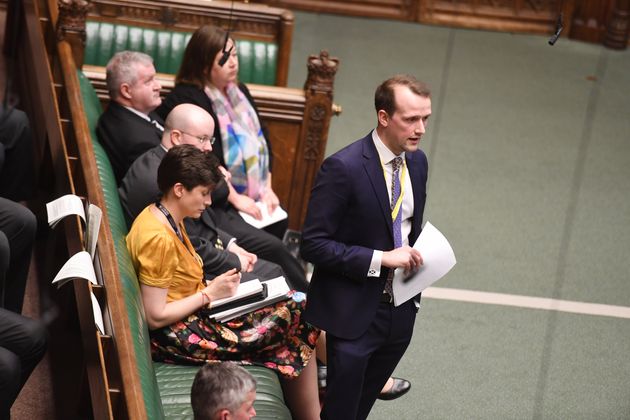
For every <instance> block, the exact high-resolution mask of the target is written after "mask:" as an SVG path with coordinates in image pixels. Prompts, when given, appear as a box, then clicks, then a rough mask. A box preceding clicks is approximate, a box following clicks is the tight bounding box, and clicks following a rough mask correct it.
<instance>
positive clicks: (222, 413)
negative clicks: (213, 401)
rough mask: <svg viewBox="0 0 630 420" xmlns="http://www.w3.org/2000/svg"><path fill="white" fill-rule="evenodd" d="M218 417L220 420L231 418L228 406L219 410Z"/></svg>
mask: <svg viewBox="0 0 630 420" xmlns="http://www.w3.org/2000/svg"><path fill="white" fill-rule="evenodd" d="M217 418H218V419H219V420H230V418H231V416H230V410H228V409H227V408H224V409H222V410H220V411H219V415H218V416H217Z"/></svg>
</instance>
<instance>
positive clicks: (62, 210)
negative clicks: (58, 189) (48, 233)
mask: <svg viewBox="0 0 630 420" xmlns="http://www.w3.org/2000/svg"><path fill="white" fill-rule="evenodd" d="M46 212H47V213H48V224H49V225H50V227H55V225H57V223H59V221H60V220H61V219H63V218H64V217H66V216H70V215H71V214H76V215H78V216H80V217H81V219H83V221H85V209H84V208H83V202H82V201H81V199H80V198H79V197H77V196H76V195H74V194H67V195H64V196H63V197H59V198H58V199H56V200H53V201H51V202H50V203H46Z"/></svg>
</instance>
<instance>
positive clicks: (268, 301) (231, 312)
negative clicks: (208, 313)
mask: <svg viewBox="0 0 630 420" xmlns="http://www.w3.org/2000/svg"><path fill="white" fill-rule="evenodd" d="M247 283H249V282H247ZM263 283H265V284H266V285H267V297H266V298H265V299H263V300H260V301H258V302H254V303H250V304H247V305H243V306H239V307H238V308H233V309H228V310H226V311H223V312H218V313H216V314H214V315H212V318H213V319H215V320H217V321H219V322H227V321H229V320H231V319H234V318H236V317H237V316H240V315H243V314H246V313H248V312H252V311H254V310H256V309H259V308H262V307H265V306H268V305H273V304H274V303H276V302H280V301H281V300H283V299H286V297H287V293H289V290H290V289H289V285H287V282H286V280H285V279H284V277H282V276H280V277H276V278H273V279H270V280H266V281H264V282H263Z"/></svg>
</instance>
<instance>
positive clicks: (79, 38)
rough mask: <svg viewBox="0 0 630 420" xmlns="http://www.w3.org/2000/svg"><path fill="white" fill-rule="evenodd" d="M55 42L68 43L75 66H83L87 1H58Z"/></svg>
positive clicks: (88, 6)
mask: <svg viewBox="0 0 630 420" xmlns="http://www.w3.org/2000/svg"><path fill="white" fill-rule="evenodd" d="M57 4H58V5H59V17H58V19H57V28H56V34H57V41H68V42H69V43H70V45H71V46H72V55H73V56H74V61H75V64H76V65H77V66H79V67H80V66H81V64H83V52H84V49H85V37H86V35H85V21H86V18H87V13H88V11H89V10H90V6H91V4H90V2H89V1H87V0H58V2H57Z"/></svg>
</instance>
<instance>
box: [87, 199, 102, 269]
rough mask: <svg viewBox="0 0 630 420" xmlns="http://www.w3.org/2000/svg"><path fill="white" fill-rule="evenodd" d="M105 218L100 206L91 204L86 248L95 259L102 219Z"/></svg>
mask: <svg viewBox="0 0 630 420" xmlns="http://www.w3.org/2000/svg"><path fill="white" fill-rule="evenodd" d="M102 218H103V210H101V209H100V208H99V207H98V206H95V205H94V204H91V203H90V205H89V206H88V217H87V219H88V223H87V232H86V233H85V242H86V244H85V247H86V248H87V250H88V252H89V253H90V255H91V256H92V258H94V253H95V252H96V241H97V240H98V231H99V230H100V227H101V219H102Z"/></svg>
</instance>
